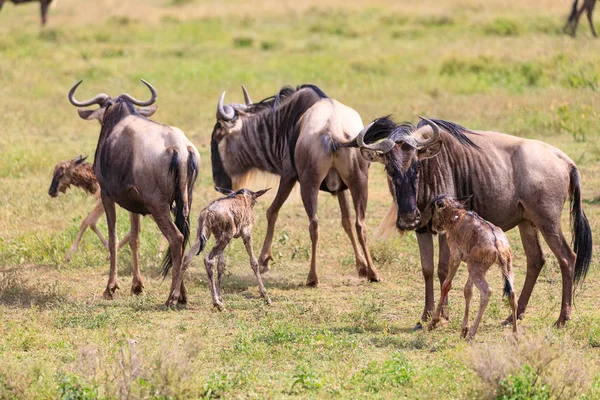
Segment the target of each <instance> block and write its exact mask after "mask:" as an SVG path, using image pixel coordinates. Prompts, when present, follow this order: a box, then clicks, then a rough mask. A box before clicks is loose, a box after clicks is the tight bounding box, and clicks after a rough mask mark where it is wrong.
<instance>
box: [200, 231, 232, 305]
mask: <svg viewBox="0 0 600 400" xmlns="http://www.w3.org/2000/svg"><path fill="white" fill-rule="evenodd" d="M230 240H231V238H226V237H219V238H217V240H216V243H215V247H213V248H212V250H211V251H210V253H208V254H207V255H206V257H204V266H205V267H206V275H207V276H208V287H209V288H210V294H211V296H212V299H213V306H215V307H217V308H218V309H219V311H223V302H222V301H221V300H220V297H221V288H220V283H217V285H215V280H214V276H213V270H214V266H215V261H216V260H217V258H218V257H221V256H222V255H223V251H224V250H225V247H227V244H228V243H229V241H230ZM224 268H225V260H223V269H224Z"/></svg>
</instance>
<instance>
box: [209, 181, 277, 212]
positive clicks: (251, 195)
mask: <svg viewBox="0 0 600 400" xmlns="http://www.w3.org/2000/svg"><path fill="white" fill-rule="evenodd" d="M215 189H217V190H218V191H219V192H221V193H223V194H224V195H227V196H228V197H236V198H244V199H246V200H248V201H249V204H250V207H254V205H255V204H256V202H257V201H258V198H259V197H260V196H262V195H263V194H265V193H267V192H268V191H269V190H271V188H267V189H262V190H259V191H257V192H253V191H252V190H250V189H240V190H237V191H233V190H230V189H226V188H221V187H216V186H215Z"/></svg>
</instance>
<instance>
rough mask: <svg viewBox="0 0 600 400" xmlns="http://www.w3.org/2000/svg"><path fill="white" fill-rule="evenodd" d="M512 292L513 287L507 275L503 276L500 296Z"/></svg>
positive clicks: (508, 294)
mask: <svg viewBox="0 0 600 400" xmlns="http://www.w3.org/2000/svg"><path fill="white" fill-rule="evenodd" d="M512 292H513V287H512V285H511V284H510V281H509V280H508V277H506V276H505V277H504V291H503V292H502V297H504V296H506V297H508V296H510V294H511V293H512Z"/></svg>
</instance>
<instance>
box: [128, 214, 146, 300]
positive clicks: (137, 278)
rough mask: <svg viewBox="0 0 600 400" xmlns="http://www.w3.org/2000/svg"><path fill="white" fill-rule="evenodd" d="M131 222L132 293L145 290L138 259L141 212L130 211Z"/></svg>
mask: <svg viewBox="0 0 600 400" xmlns="http://www.w3.org/2000/svg"><path fill="white" fill-rule="evenodd" d="M129 222H130V223H131V227H130V228H129V235H130V238H129V240H128V242H129V248H130V249H131V258H132V261H133V281H132V282H131V293H132V294H140V293H142V291H143V290H144V282H143V280H142V274H141V273H140V265H139V259H138V252H139V248H140V230H141V227H142V226H141V225H142V216H141V215H140V214H134V213H129Z"/></svg>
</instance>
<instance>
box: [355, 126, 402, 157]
mask: <svg viewBox="0 0 600 400" xmlns="http://www.w3.org/2000/svg"><path fill="white" fill-rule="evenodd" d="M374 123H375V121H373V122H371V123H370V124H369V125H367V126H365V127H364V128H363V130H362V131H360V133H359V134H358V136H357V137H356V143H357V144H358V147H364V148H365V149H369V150H375V151H381V152H382V153H387V152H388V151H390V150H392V149H393V148H394V146H395V145H396V142H394V141H393V140H392V139H385V140H382V141H381V142H379V143H373V144H367V143H365V141H364V137H365V133H367V131H368V130H369V128H370V127H371V126H372V125H373V124H374Z"/></svg>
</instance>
